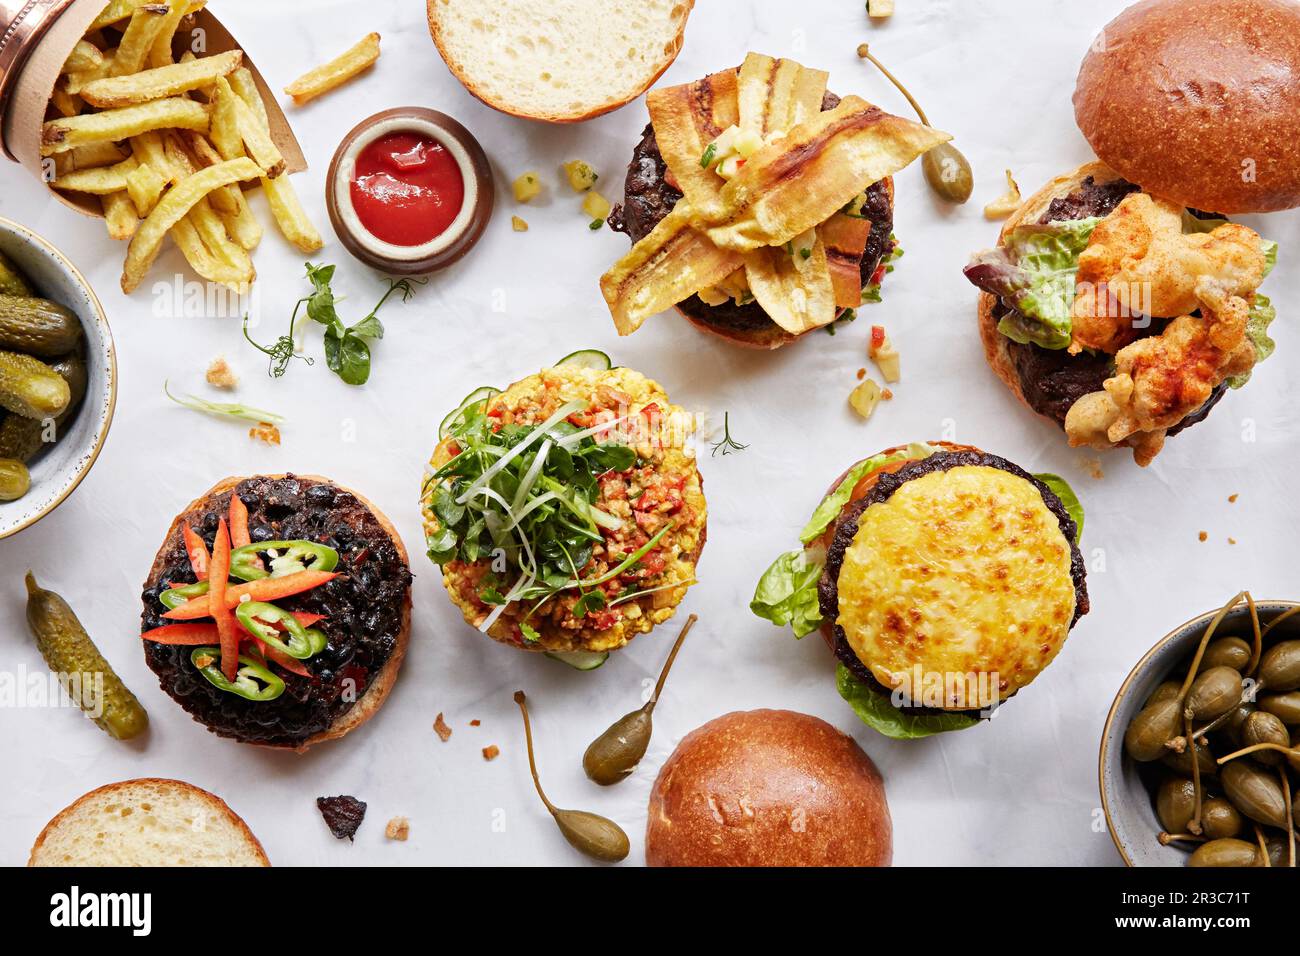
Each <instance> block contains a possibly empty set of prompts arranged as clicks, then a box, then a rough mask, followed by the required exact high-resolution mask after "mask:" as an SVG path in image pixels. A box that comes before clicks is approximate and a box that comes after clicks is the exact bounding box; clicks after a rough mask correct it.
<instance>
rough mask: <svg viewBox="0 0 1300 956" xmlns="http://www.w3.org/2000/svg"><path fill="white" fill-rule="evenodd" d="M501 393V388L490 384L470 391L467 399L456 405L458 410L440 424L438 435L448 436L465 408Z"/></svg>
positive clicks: (440, 436) (441, 436)
mask: <svg viewBox="0 0 1300 956" xmlns="http://www.w3.org/2000/svg"><path fill="white" fill-rule="evenodd" d="M500 394H501V389H499V388H492V387H491V386H490V385H485V386H483V387H482V388H476V389H474V391H472V392H470V393H469V394H468V395H466V396H465V400H464V401H463V402H461V403H460V404H459V405H457V406H456V410H455V411H454V412H452V413H451V414H450V415H448V416H447V417H446V418H444V419H443V420H442V424H441V425H439V426H438V437H439V438H446V437H447V436H448V435H449V434H451V430H452V428H453V427H454V426H455V424H456V423H457V422H458V421H460V417H461V416H462V415H463V414H464V413H465V410H466V409H467V408H469V407H470V406H471V405H477V404H479V403H480V402H486V401H487V400H488V399H489V398H491V397H492V396H493V395H500Z"/></svg>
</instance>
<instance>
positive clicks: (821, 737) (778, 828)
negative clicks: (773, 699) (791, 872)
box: [646, 710, 893, 866]
mask: <svg viewBox="0 0 1300 956" xmlns="http://www.w3.org/2000/svg"><path fill="white" fill-rule="evenodd" d="M892 859H893V823H892V822H891V820H890V817H889V804H888V803H887V801H886V799H885V785H884V782H883V781H882V780H881V777H880V773H879V771H878V770H877V769H876V765H875V764H874V763H872V761H871V758H870V757H868V756H867V755H866V754H865V753H864V752H863V750H862V748H861V747H859V746H858V744H857V742H856V741H854V739H853V738H852V737H850V736H848V735H847V734H844V733H841V732H840V731H839V730H836V729H835V728H834V727H832V726H831V725H830V724H828V723H826V722H825V721H824V720H820V719H818V718H816V717H810V716H809V715H807V714H799V713H795V712H793V711H789V710H751V711H737V712H734V713H730V714H725V715H723V716H722V717H718V718H717V719H715V720H711V721H709V722H708V723H707V724H705V725H704V726H702V727H700V728H698V729H696V730H694V731H692V732H691V733H689V734H687V735H686V736H685V737H684V738H682V741H681V743H679V744H678V745H677V749H676V750H674V751H673V753H672V755H671V756H670V757H669V758H668V760H667V761H666V762H665V763H664V765H663V767H662V769H660V771H659V777H658V779H657V780H656V781H655V785H654V789H653V790H652V791H651V794H650V808H649V818H648V821H647V824H646V863H647V864H648V865H650V866H889V865H890V862H891V861H892Z"/></svg>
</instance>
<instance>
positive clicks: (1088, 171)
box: [979, 162, 1125, 427]
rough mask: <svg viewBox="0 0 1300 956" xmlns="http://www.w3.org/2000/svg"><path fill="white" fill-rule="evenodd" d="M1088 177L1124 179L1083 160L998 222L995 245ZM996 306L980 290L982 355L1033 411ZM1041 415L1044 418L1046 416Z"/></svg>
mask: <svg viewBox="0 0 1300 956" xmlns="http://www.w3.org/2000/svg"><path fill="white" fill-rule="evenodd" d="M1089 176H1091V177H1092V179H1093V181H1094V182H1098V183H1106V182H1111V181H1113V180H1116V179H1121V178H1125V177H1122V176H1120V174H1119V173H1117V172H1116V171H1115V170H1113V169H1111V168H1110V167H1109V166H1107V165H1106V164H1105V163H1095V162H1094V163H1084V164H1083V165H1082V166H1080V167H1079V168H1078V169H1076V170H1075V171H1074V172H1072V173H1066V174H1065V175H1064V176H1057V177H1056V178H1055V179H1053V180H1052V181H1051V182H1049V183H1048V184H1047V185H1045V186H1044V187H1043V188H1042V189H1040V190H1038V192H1036V193H1034V194H1033V195H1032V196H1030V197H1029V198H1028V199H1026V200H1025V201H1024V202H1023V203H1021V204H1020V208H1019V209H1017V210H1016V211H1015V212H1013V213H1012V214H1011V215H1010V217H1008V219H1007V221H1006V222H1004V223H1003V224H1002V231H1001V232H999V233H998V245H1001V244H1002V241H1003V240H1004V239H1005V238H1006V236H1007V234H1008V233H1010V232H1011V230H1013V229H1015V228H1016V227H1017V226H1019V225H1021V224H1023V223H1032V222H1036V221H1038V220H1039V219H1040V218H1042V215H1043V213H1045V212H1047V207H1048V206H1050V205H1051V204H1052V200H1054V199H1059V198H1062V197H1065V196H1068V195H1070V193H1072V192H1074V191H1075V190H1077V189H1078V188H1079V187H1080V186H1081V185H1082V183H1083V181H1084V180H1085V179H1087V178H1088V177H1089ZM996 305H997V298H996V297H995V296H992V295H990V294H989V293H987V292H981V293H980V296H979V329H980V341H981V342H982V343H983V344H984V357H985V358H986V359H988V363H989V365H990V366H992V368H993V371H995V372H997V374H998V378H1000V379H1002V381H1003V382H1005V383H1006V386H1007V388H1009V389H1011V391H1012V392H1014V393H1015V396H1016V398H1018V399H1020V401H1021V403H1022V404H1024V406H1025V407H1026V408H1029V409H1030V410H1031V411H1034V409H1033V407H1032V406H1031V405H1030V404H1029V403H1028V402H1026V401H1025V393H1024V392H1023V391H1021V388H1020V376H1019V375H1017V374H1016V368H1015V364H1014V363H1013V362H1012V360H1011V352H1010V350H1009V348H1008V344H1009V342H1010V341H1011V340H1010V339H1008V338H1007V337H1006V336H1005V335H1003V334H1002V333H1000V332H999V331H998V320H997V318H996V317H995V316H994V314H993V308H994V306H996ZM1035 414H1037V412H1035ZM1043 417H1044V418H1047V417H1048V416H1043ZM1050 420H1051V421H1052V422H1053V423H1054V424H1056V425H1058V427H1059V426H1060V423H1059V422H1056V420H1055V419H1050Z"/></svg>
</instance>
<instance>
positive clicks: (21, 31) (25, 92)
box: [0, 0, 307, 217]
mask: <svg viewBox="0 0 1300 956" xmlns="http://www.w3.org/2000/svg"><path fill="white" fill-rule="evenodd" d="M157 2H160V3H168V2H182V3H183V2H187V0H157ZM106 5H107V4H106V0H0V147H3V152H4V155H5V156H6V157H7V158H8V159H11V160H13V161H14V162H17V163H21V164H22V165H23V166H24V167H25V168H26V169H27V170H28V172H30V173H31V174H32V175H33V176H36V177H37V178H38V179H40V180H41V181H43V182H49V181H50V179H52V178H53V176H54V165H53V162H51V161H49V160H46V159H44V158H43V157H42V156H41V125H42V124H43V123H44V122H45V119H46V111H47V110H48V108H49V102H50V95H51V94H52V93H53V91H54V85H55V83H57V82H58V79H59V76H60V74H61V72H62V69H63V64H64V62H65V61H66V60H67V58H68V55H69V54H70V53H71V52H72V48H73V47H74V46H76V44H77V41H78V40H80V39H82V37H84V36H85V34H86V31H87V30H88V29H89V27H90V25H91V24H92V23H93V22H94V21H95V18H96V17H98V16H99V14H100V11H102V10H103V9H104V8H105V6H106ZM176 45H177V49H178V50H184V49H194V52H195V53H196V55H198V56H210V55H212V54H216V53H224V52H225V51H227V50H232V49H236V48H238V47H239V43H238V42H237V41H236V40H235V38H234V37H233V36H231V34H230V31H228V30H227V29H226V28H225V27H224V26H222V25H221V22H220V21H219V20H217V18H216V17H215V16H213V15H212V13H211V12H209V10H208V9H207V8H206V7H205V8H204V9H202V10H200V11H198V12H197V13H195V14H194V15H193V16H192V17H191V18H188V19H187V20H186V21H182V25H181V28H180V29H179V30H177V32H176ZM244 66H246V67H248V69H249V71H250V72H251V73H252V74H253V79H254V80H255V81H256V83H257V88H258V90H259V91H260V92H261V94H262V100H263V102H265V104H266V111H267V115H268V119H269V121H270V125H271V138H272V140H274V141H275V144H276V146H278V147H279V149H280V152H281V153H282V154H283V155H284V159H285V163H286V169H285V172H286V173H295V172H301V171H302V170H304V169H306V168H307V161H306V159H305V158H304V156H303V153H302V147H301V146H299V145H298V141H297V140H296V139H295V138H294V135H293V131H292V130H291V129H290V128H289V121H288V119H287V118H286V117H285V115H284V112H283V111H282V110H281V109H280V105H279V103H278V102H277V100H276V98H275V95H274V94H273V93H272V92H271V88H270V87H269V86H267V84H266V80H265V79H264V78H263V77H262V74H261V73H259V72H258V69H257V67H256V65H254V64H253V62H252V61H251V60H250V59H249V58H248V57H247V55H246V56H245V57H244ZM55 195H56V196H58V198H59V200H60V201H61V202H63V203H64V204H65V205H68V206H71V207H72V208H73V209H76V210H78V211H79V212H83V213H85V214H86V215H88V216H97V217H102V216H103V209H102V207H101V206H100V203H99V200H98V197H96V196H86V195H77V194H64V193H60V192H57V191H55Z"/></svg>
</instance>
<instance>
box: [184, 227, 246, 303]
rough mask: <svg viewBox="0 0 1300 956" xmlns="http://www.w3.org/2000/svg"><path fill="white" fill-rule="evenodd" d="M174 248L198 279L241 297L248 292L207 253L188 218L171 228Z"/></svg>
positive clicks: (222, 264) (233, 275)
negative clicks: (217, 284) (179, 252)
mask: <svg viewBox="0 0 1300 956" xmlns="http://www.w3.org/2000/svg"><path fill="white" fill-rule="evenodd" d="M170 235H171V237H172V240H173V241H174V242H175V243H176V247H177V248H178V249H180V251H181V255H183V256H184V257H185V261H186V262H188V263H189V264H190V268H191V269H193V270H194V271H195V272H196V273H197V274H198V275H199V277H200V278H203V279H206V280H207V281H208V282H217V283H220V284H221V285H224V286H227V287H229V288H230V289H232V290H234V291H235V292H237V293H239V294H240V295H243V294H244V293H246V292H247V291H248V288H247V286H246V285H241V280H240V276H239V275H238V274H237V272H236V271H235V269H233V268H232V267H231V266H229V265H227V264H225V263H224V262H221V261H219V260H218V259H217V257H216V256H214V255H213V254H212V252H211V251H209V249H208V247H207V246H205V245H204V244H203V239H202V238H200V236H199V233H198V230H197V229H195V228H194V224H193V223H191V222H190V221H189V219H188V218H186V219H182V220H181V221H180V222H178V223H177V224H176V225H175V226H173V227H172V230H171V233H170Z"/></svg>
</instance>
